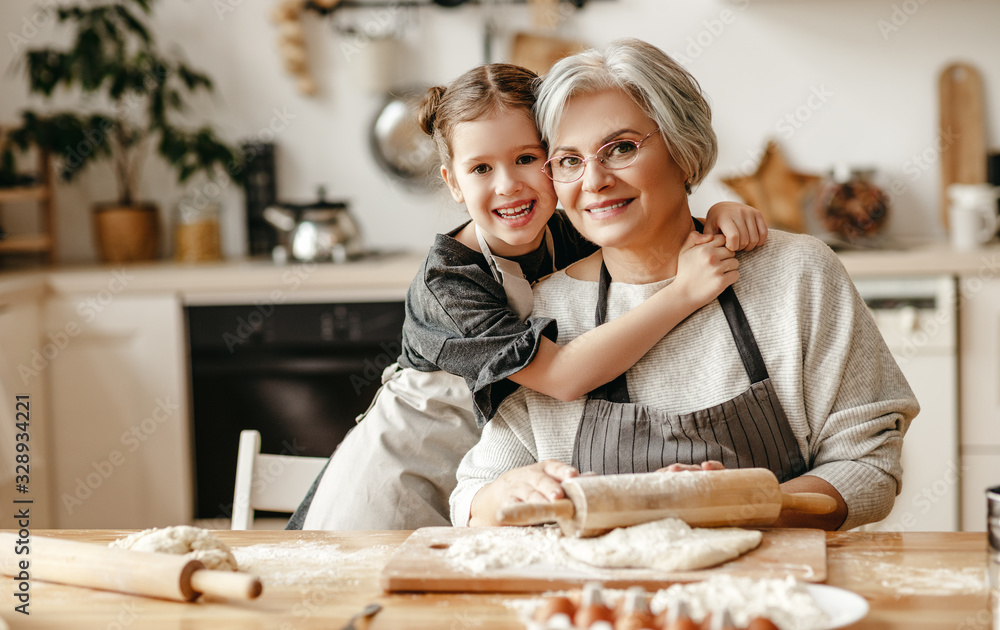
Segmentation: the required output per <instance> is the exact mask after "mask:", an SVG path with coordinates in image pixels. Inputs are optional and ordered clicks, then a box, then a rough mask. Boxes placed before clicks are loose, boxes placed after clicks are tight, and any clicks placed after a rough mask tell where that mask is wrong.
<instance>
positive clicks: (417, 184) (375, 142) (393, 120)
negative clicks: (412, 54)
mask: <svg viewBox="0 0 1000 630" xmlns="http://www.w3.org/2000/svg"><path fill="white" fill-rule="evenodd" d="M423 95H424V90H423V89H419V90H418V89H413V90H406V91H404V92H401V93H399V94H389V95H388V96H387V97H386V100H385V102H384V103H383V105H382V107H381V108H380V109H379V111H378V113H377V114H376V116H375V120H374V121H373V123H372V130H371V146H372V154H373V155H374V157H375V161H376V162H377V163H378V165H379V166H380V167H381V168H382V170H383V171H385V172H386V173H388V174H389V175H391V176H392V177H393V178H395V179H397V180H399V181H401V182H403V183H405V184H406V185H408V186H411V187H414V188H419V189H423V190H427V189H430V188H431V187H432V185H433V183H434V182H435V178H436V176H437V167H438V158H437V152H436V150H435V148H434V142H433V141H432V140H431V139H430V137H429V136H428V135H427V134H425V133H424V132H423V130H422V129H421V128H420V125H419V124H418V123H417V116H416V113H417V109H416V108H417V105H418V103H419V102H420V99H421V98H422V97H423Z"/></svg>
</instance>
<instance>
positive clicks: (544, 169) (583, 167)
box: [542, 127, 660, 184]
mask: <svg viewBox="0 0 1000 630" xmlns="http://www.w3.org/2000/svg"><path fill="white" fill-rule="evenodd" d="M659 131H660V128H659V127H657V128H656V129H654V130H652V131H650V132H649V133H647V134H646V137H645V138H643V139H642V140H639V141H638V142H636V141H635V140H628V139H624V138H623V139H621V140H612V141H611V142H607V143H605V144H602V145H601V147H600V148H599V149H597V152H596V153H595V154H594V155H591V156H590V157H584V156H582V155H580V156H579V158H580V159H581V160H583V164H582V165H581V168H580V174H579V175H578V176H577V177H576V179H571V180H569V181H560V180H558V179H556V178H554V177H553V176H552V172H551V171H552V169H551V168H550V167H549V163H550V162H552V161H553V160H560V159H562V158H565V157H570V156H572V155H573V154H572V153H569V154H567V155H557V156H553V157H550V158H549V159H547V160H545V163H544V164H542V172H543V173H545V176H546V177H548V178H549V179H551V180H552V181H554V182H556V183H557V184H572V183H573V182H578V181H580V180H581V179H582V178H583V174H584V173H586V172H587V163H588V162H590V161H592V160H597V161H598V162H599V163H600V165H601V166H603V167H604V168H606V169H608V170H609V171H620V170H622V169H626V168H628V167H630V166H632V165H633V164H635V162H636V160H638V159H639V149H641V148H642V145H643V144H644V143H645V142H646V140H649V139H650V138H651V137H652V136H653V134H654V133H657V132H659ZM619 142H628V143H629V144H634V145H635V158H634V159H633V160H632V161H631V162H629V163H628V164H626V165H624V166H608V165H607V164H605V163H604V159H603V158H601V153H602V152H603V151H604V149H607V148H608V147H610V146H611V145H614V144H618V143H619Z"/></svg>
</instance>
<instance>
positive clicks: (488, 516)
mask: <svg viewBox="0 0 1000 630" xmlns="http://www.w3.org/2000/svg"><path fill="white" fill-rule="evenodd" d="M579 474H580V472H579V471H578V470H577V469H576V468H573V467H572V466H570V465H569V464H564V463H562V462H560V461H557V460H555V459H547V460H545V461H543V462H538V463H537V464H531V465H529V466H522V467H521V468H514V469H513V470H508V471H507V472H505V473H504V474H502V475H500V476H499V477H497V479H496V481H493V482H492V483H489V484H486V485H485V486H483V487H482V489H480V490H479V492H477V493H476V496H475V498H473V499H472V509H471V514H470V515H469V525H470V526H472V527H483V526H492V525H499V524H500V523H498V522H497V512H498V511H499V510H500V508H502V507H504V506H507V505H510V504H512V503H549V502H551V501H555V500H557V499H562V498H565V497H566V493H564V492H563V489H562V482H563V481H564V480H566V479H570V478H571V477H577V476H579Z"/></svg>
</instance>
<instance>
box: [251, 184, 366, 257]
mask: <svg viewBox="0 0 1000 630" xmlns="http://www.w3.org/2000/svg"><path fill="white" fill-rule="evenodd" d="M317 196H318V197H319V200H318V201H317V202H315V203H311V204H289V203H282V204H275V205H271V206H268V207H267V208H264V213H263V216H264V220H265V221H267V222H268V223H270V224H271V225H273V226H274V227H275V228H277V230H278V232H279V233H280V235H281V236H282V243H283V244H286V245H285V247H286V248H290V250H291V254H292V258H294V259H295V260H301V261H304V262H319V261H326V260H332V261H333V262H338V263H339V262H345V261H347V260H348V259H350V258H356V257H359V256H361V255H362V254H363V253H364V251H363V249H362V247H361V230H360V229H359V228H358V224H357V223H356V222H355V221H354V217H352V216H351V214H350V212H348V210H347V204H346V203H344V202H342V201H327V200H326V189H325V188H324V187H323V186H320V187H319V190H318V191H317ZM279 247H280V245H279ZM276 249H277V248H276ZM275 257H276V258H278V257H279V254H277V252H276V254H275Z"/></svg>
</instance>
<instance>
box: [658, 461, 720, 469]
mask: <svg viewBox="0 0 1000 630" xmlns="http://www.w3.org/2000/svg"><path fill="white" fill-rule="evenodd" d="M725 469H726V467H725V466H723V465H722V462H717V461H715V460H714V459H710V460H708V461H704V462H702V463H701V464H670V465H669V466H667V467H666V468H661V469H659V470H657V471H656V472H684V471H698V470H725Z"/></svg>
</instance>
